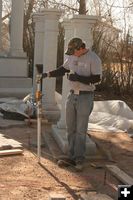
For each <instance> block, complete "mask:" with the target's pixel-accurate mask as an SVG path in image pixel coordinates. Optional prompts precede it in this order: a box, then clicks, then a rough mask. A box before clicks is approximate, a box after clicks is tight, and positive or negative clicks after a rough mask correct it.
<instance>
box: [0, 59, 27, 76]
mask: <svg viewBox="0 0 133 200" xmlns="http://www.w3.org/2000/svg"><path fill="white" fill-rule="evenodd" d="M27 76H28V64H27V58H22V57H18V58H17V57H4V56H3V57H0V77H27Z"/></svg>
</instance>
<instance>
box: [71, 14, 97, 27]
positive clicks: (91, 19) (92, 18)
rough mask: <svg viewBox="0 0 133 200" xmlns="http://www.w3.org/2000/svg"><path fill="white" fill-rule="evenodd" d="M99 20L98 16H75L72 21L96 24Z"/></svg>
mask: <svg viewBox="0 0 133 200" xmlns="http://www.w3.org/2000/svg"><path fill="white" fill-rule="evenodd" d="M98 19H99V17H98V16H93V15H73V16H72V17H71V18H70V20H71V21H72V22H74V23H81V22H82V23H84V24H85V23H87V24H92V25H93V24H95V22H96V21H97V20H98Z"/></svg>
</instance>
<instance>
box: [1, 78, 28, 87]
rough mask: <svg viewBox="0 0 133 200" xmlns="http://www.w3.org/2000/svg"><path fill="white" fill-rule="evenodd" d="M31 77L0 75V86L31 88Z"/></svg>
mask: <svg viewBox="0 0 133 200" xmlns="http://www.w3.org/2000/svg"><path fill="white" fill-rule="evenodd" d="M31 87H32V79H31V78H26V77H15V76H14V77H0V88H7V89H8V88H22V89H23V88H31Z"/></svg>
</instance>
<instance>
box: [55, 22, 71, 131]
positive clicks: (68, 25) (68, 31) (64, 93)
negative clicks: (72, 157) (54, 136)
mask: <svg viewBox="0 0 133 200" xmlns="http://www.w3.org/2000/svg"><path fill="white" fill-rule="evenodd" d="M62 25H63V26H64V29H65V38H64V40H65V41H64V42H65V43H64V52H65V51H66V49H67V46H68V42H69V40H70V39H71V38H72V37H73V34H74V29H73V27H72V23H71V21H70V20H68V19H65V20H64V22H63V23H62ZM64 59H65V55H64ZM69 90H70V88H69V82H68V81H67V78H66V76H64V77H63V86H62V102H61V117H60V120H59V121H58V123H57V127H58V128H61V129H65V128H66V117H65V116H66V111H65V102H66V97H67V94H68V92H69Z"/></svg>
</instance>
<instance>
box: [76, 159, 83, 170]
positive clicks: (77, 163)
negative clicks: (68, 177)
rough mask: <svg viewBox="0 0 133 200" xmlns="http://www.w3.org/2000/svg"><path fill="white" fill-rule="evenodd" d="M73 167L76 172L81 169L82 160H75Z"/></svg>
mask: <svg viewBox="0 0 133 200" xmlns="http://www.w3.org/2000/svg"><path fill="white" fill-rule="evenodd" d="M75 169H76V171H78V172H81V171H83V161H76V165H75Z"/></svg>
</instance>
